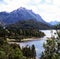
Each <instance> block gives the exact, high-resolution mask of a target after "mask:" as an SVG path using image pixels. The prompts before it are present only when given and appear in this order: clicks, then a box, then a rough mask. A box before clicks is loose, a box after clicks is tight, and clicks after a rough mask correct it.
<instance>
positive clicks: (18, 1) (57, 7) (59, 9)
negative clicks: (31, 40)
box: [0, 0, 60, 22]
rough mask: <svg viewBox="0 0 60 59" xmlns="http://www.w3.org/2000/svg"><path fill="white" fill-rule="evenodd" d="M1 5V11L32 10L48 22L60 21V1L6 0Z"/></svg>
mask: <svg viewBox="0 0 60 59" xmlns="http://www.w3.org/2000/svg"><path fill="white" fill-rule="evenodd" d="M4 2H5V3H6V4H4V3H1V4H0V11H8V12H10V11H12V10H15V9H17V8H19V7H25V8H27V9H32V10H33V11H34V12H35V13H38V14H40V15H41V16H42V18H43V19H45V20H46V21H47V22H49V21H52V20H58V21H59V19H60V0H4Z"/></svg>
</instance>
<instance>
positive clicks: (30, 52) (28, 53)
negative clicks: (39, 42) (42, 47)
mask: <svg viewBox="0 0 60 59" xmlns="http://www.w3.org/2000/svg"><path fill="white" fill-rule="evenodd" d="M22 52H23V55H24V56H25V57H28V58H33V59H35V57H36V51H35V46H34V45H32V47H29V46H28V45H27V46H26V47H23V48H22Z"/></svg>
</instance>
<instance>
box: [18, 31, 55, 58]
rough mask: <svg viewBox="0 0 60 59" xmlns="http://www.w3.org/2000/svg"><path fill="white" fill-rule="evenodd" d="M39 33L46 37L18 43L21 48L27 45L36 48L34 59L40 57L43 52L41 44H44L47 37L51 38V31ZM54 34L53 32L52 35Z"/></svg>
mask: <svg viewBox="0 0 60 59" xmlns="http://www.w3.org/2000/svg"><path fill="white" fill-rule="evenodd" d="M41 31H42V32H44V33H45V35H46V36H45V37H43V38H38V39H37V40H32V41H27V42H21V43H18V44H19V45H20V47H21V48H22V47H25V46H27V45H29V46H32V45H33V44H34V45H35V48H36V59H39V57H40V56H41V54H42V52H43V51H44V48H43V43H44V42H46V39H47V37H51V36H52V34H51V32H52V31H51V30H41ZM54 32H55V30H53V32H52V33H54ZM53 35H54V34H53Z"/></svg>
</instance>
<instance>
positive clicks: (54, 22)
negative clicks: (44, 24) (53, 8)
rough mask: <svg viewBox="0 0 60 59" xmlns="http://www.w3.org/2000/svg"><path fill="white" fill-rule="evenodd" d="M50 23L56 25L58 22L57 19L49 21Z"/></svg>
mask: <svg viewBox="0 0 60 59" xmlns="http://www.w3.org/2000/svg"><path fill="white" fill-rule="evenodd" d="M50 24H51V25H57V24H59V22H58V21H51V22H50Z"/></svg>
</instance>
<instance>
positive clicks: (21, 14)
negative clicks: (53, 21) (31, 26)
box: [0, 7, 50, 26]
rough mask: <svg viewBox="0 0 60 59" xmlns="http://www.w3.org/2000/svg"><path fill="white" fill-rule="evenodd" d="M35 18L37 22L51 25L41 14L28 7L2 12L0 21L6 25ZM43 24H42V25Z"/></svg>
mask: <svg viewBox="0 0 60 59" xmlns="http://www.w3.org/2000/svg"><path fill="white" fill-rule="evenodd" d="M30 19H32V20H34V21H35V22H40V23H42V24H44V25H45V26H50V24H48V23H47V22H45V21H44V20H43V19H42V18H41V16H39V15H38V14H35V13H34V12H33V11H32V10H28V9H26V8H22V7H21V8H18V9H17V10H14V11H12V12H10V13H7V12H0V22H3V23H4V24H5V25H8V24H14V23H16V22H18V21H21V20H30ZM40 26H41V25H40Z"/></svg>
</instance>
